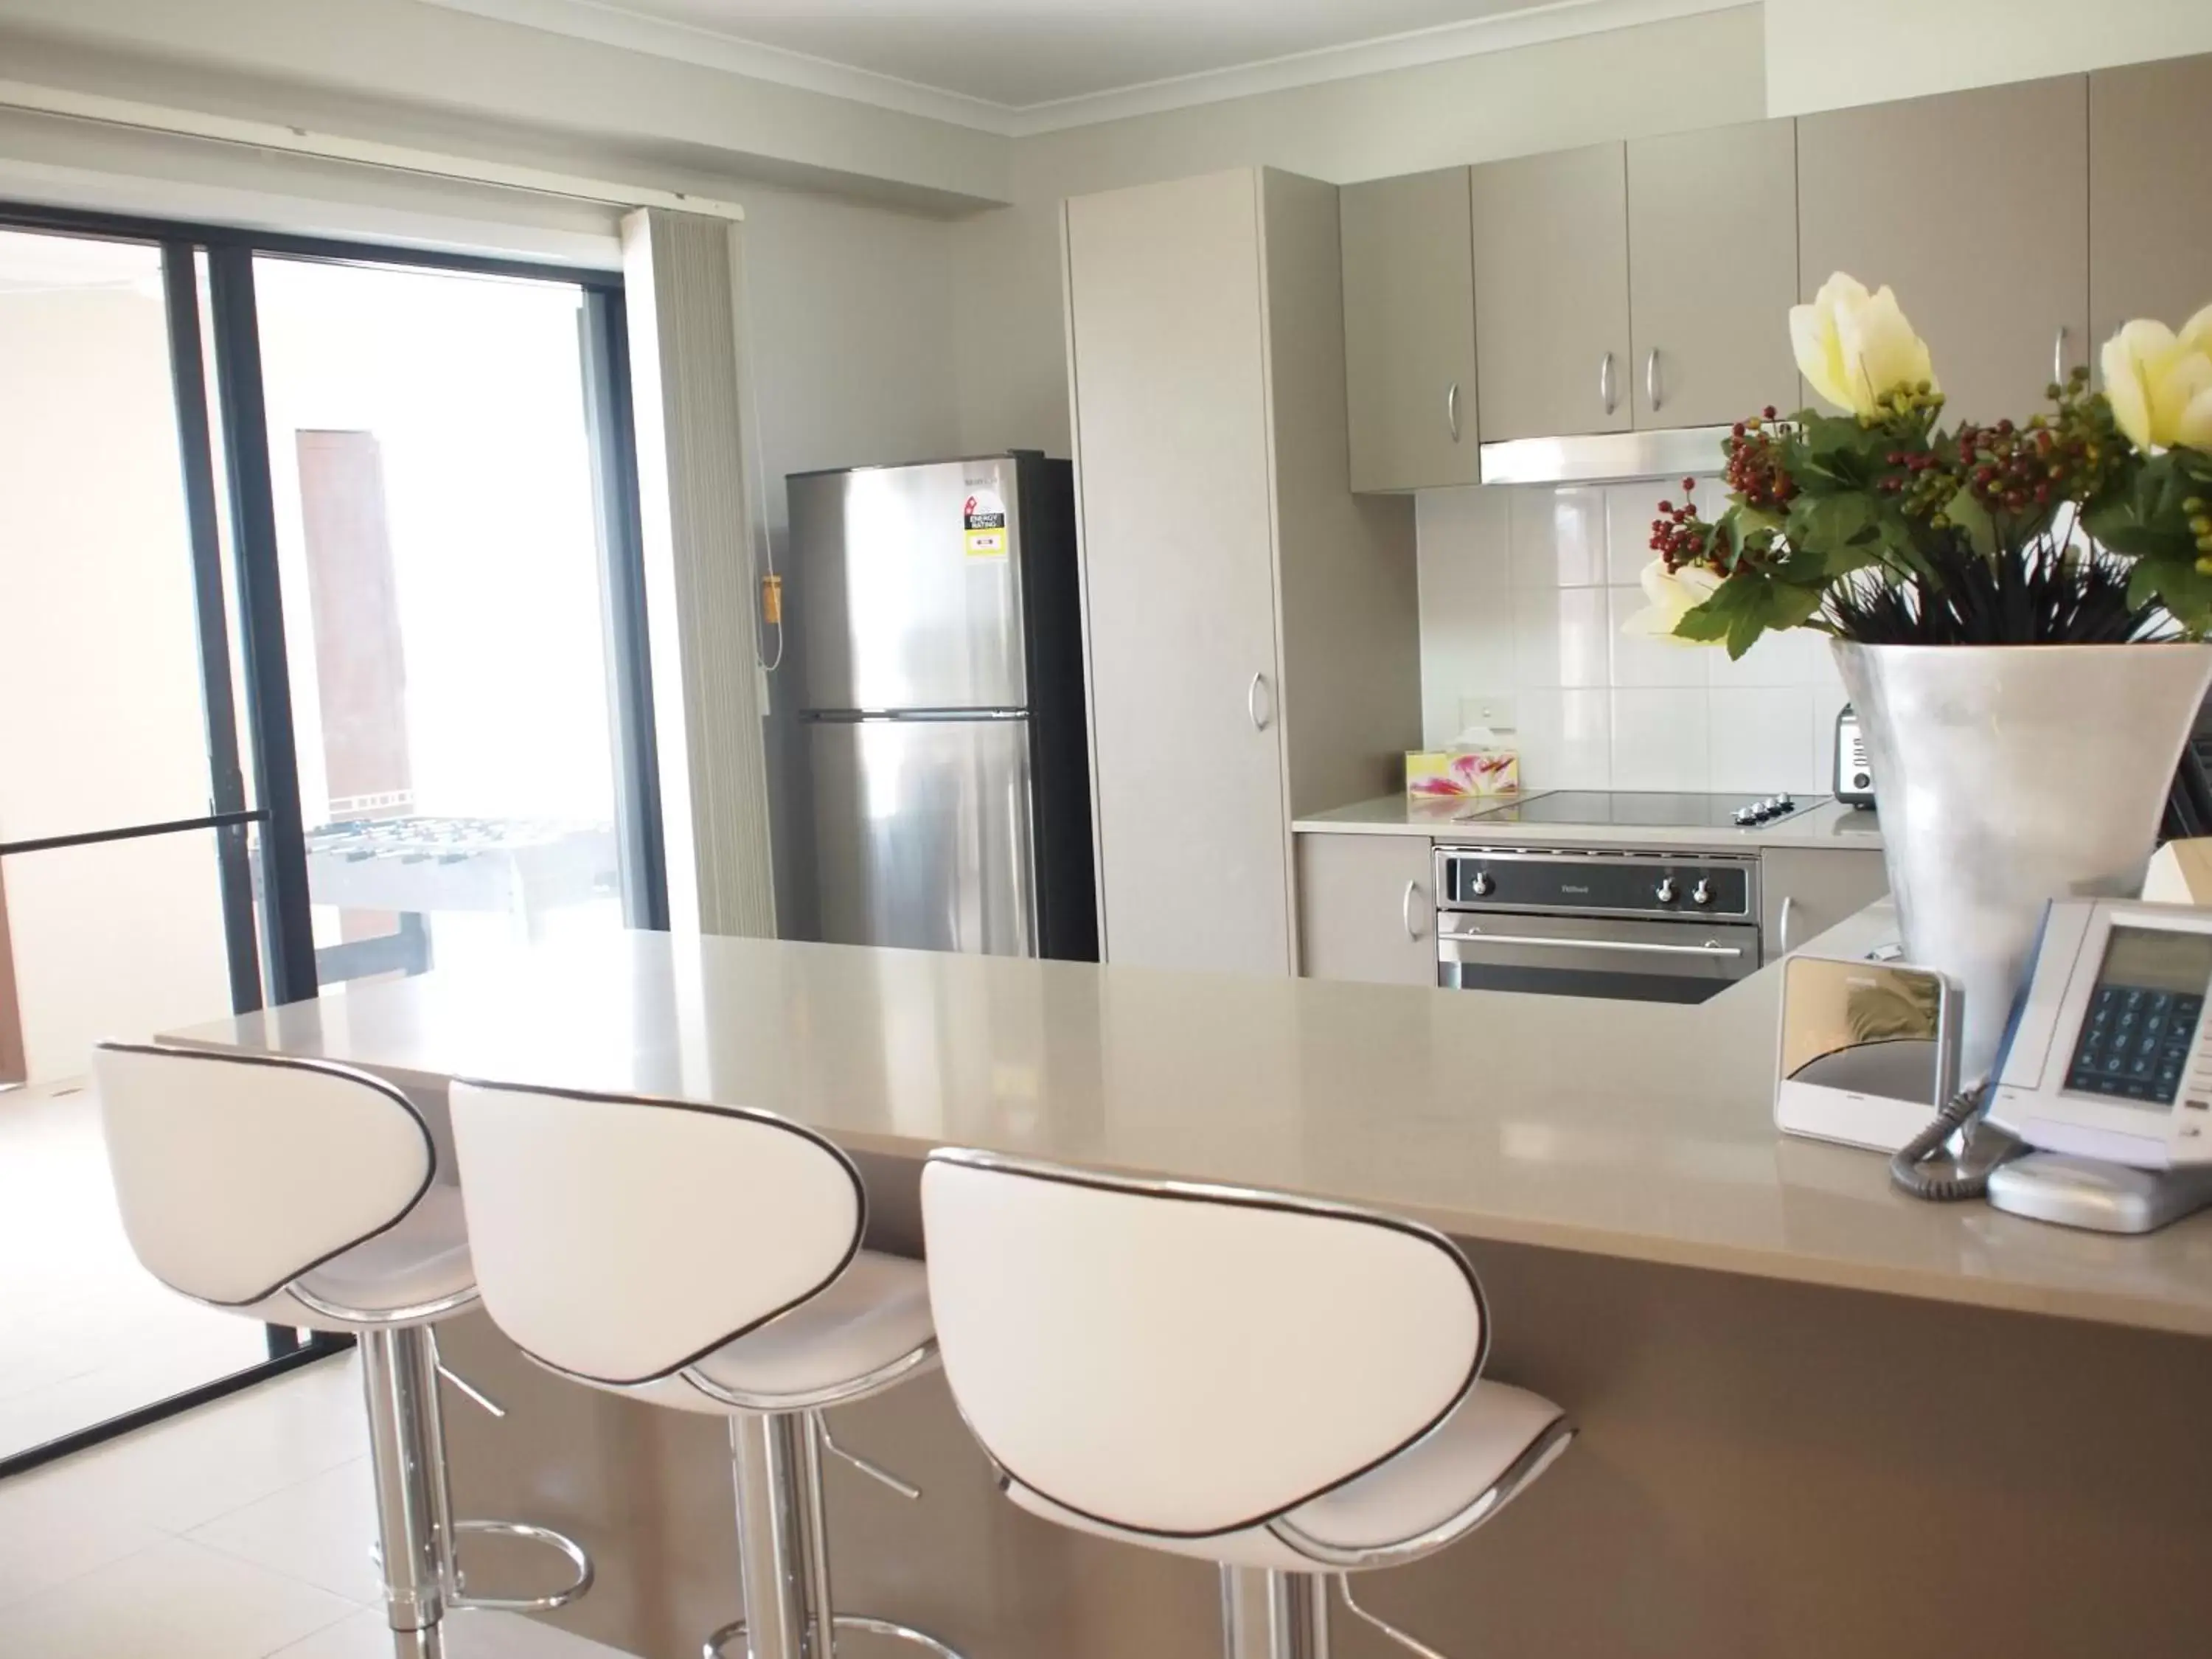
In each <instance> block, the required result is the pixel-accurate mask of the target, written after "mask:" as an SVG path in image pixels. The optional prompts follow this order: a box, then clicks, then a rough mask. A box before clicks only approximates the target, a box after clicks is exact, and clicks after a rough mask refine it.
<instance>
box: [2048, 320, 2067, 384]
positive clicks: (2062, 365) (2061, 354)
mask: <svg viewBox="0 0 2212 1659" xmlns="http://www.w3.org/2000/svg"><path fill="white" fill-rule="evenodd" d="M2051 384H2052V385H2053V386H2064V385H2065V384H2066V325H2065V324H2063V323H2061V324H2059V325H2058V335H2057V338H2056V339H2054V340H2052V341H2051Z"/></svg>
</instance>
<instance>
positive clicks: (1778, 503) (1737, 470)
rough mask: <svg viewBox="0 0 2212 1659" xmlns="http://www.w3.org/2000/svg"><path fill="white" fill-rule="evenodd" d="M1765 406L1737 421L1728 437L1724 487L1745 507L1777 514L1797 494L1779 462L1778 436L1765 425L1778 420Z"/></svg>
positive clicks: (1769, 408)
mask: <svg viewBox="0 0 2212 1659" xmlns="http://www.w3.org/2000/svg"><path fill="white" fill-rule="evenodd" d="M1778 418H1779V416H1777V415H1776V414H1775V412H1774V405H1773V404H1768V405H1767V406H1766V407H1765V409H1763V410H1760V411H1759V413H1758V415H1756V416H1753V418H1752V419H1750V420H1748V421H1738V422H1736V423H1735V428H1734V429H1733V430H1731V431H1730V432H1729V436H1728V442H1727V444H1726V446H1725V447H1726V449H1727V451H1728V468H1727V477H1728V485H1729V489H1732V490H1734V491H1735V493H1736V495H1738V496H1740V497H1741V499H1742V501H1743V504H1744V505H1745V506H1746V507H1756V508H1758V509H1759V510H1760V511H1762V512H1766V513H1779V512H1780V511H1781V510H1782V509H1783V508H1784V507H1787V506H1789V505H1790V498H1791V497H1792V496H1794V495H1796V493H1797V481H1796V479H1795V478H1793V477H1790V472H1789V470H1788V468H1786V467H1785V466H1784V465H1783V460H1782V434H1781V433H1779V432H1778V431H1776V430H1775V429H1773V428H1771V427H1770V426H1769V425H1768V422H1771V421H1774V420H1777V419H1778Z"/></svg>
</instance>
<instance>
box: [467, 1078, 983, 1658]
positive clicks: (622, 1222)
mask: <svg viewBox="0 0 2212 1659" xmlns="http://www.w3.org/2000/svg"><path fill="white" fill-rule="evenodd" d="M450 1099H451V1103H452V1109H453V1141H454V1146H455V1150H456V1152H457V1153H458V1154H459V1159H460V1164H461V1170H462V1174H463V1178H464V1192H465V1196H466V1202H467V1206H468V1216H469V1230H470V1237H471V1240H472V1241H473V1243H474V1248H475V1253H476V1262H477V1276H478V1278H479V1279H480V1281H481V1283H482V1285H483V1298H484V1308H485V1310H486V1311H487V1312H489V1314H490V1315H491V1316H492V1319H493V1320H494V1322H495V1323H497V1324H498V1326H499V1327H500V1328H501V1330H503V1331H505V1332H506V1333H507V1336H508V1337H509V1338H510V1339H511V1340H513V1342H514V1344H515V1346H518V1347H519V1348H520V1349H521V1350H522V1352H524V1353H526V1355H528V1356H529V1357H530V1358H532V1359H533V1360H535V1361H537V1362H538V1364H541V1365H543V1366H544V1367H545V1368H546V1369H547V1370H552V1371H555V1372H556V1373H558V1374H559V1375H561V1376H567V1377H570V1378H572V1379H574V1381H576V1382H579V1383H589V1384H590V1385H592V1387H593V1388H599V1389H609V1390H611V1392H614V1393H617V1394H623V1395H629V1396H631V1397H632V1398H634V1399H639V1400H645V1401H651V1402H653V1404H656V1405H662V1406H671V1407H677V1408H678V1409H680V1410H684V1411H695V1412H708V1413H717V1414H720V1415H722V1416H726V1417H727V1418H728V1419H730V1450H731V1462H732V1472H733V1475H734V1480H735V1484H736V1488H737V1510H738V1566H739V1571H740V1575H741V1579H742V1583H743V1588H744V1607H745V1617H744V1619H742V1620H738V1621H737V1622H735V1623H733V1624H731V1625H726V1626H724V1627H723V1628H722V1629H720V1630H718V1631H716V1632H714V1634H713V1635H712V1636H710V1637H708V1638H707V1642H706V1647H705V1653H706V1659H727V1656H726V1654H725V1651H724V1650H725V1649H726V1648H728V1647H729V1646H730V1645H731V1644H733V1643H736V1642H737V1641H738V1639H739V1638H744V1641H745V1643H746V1644H747V1647H748V1650H749V1651H750V1654H751V1656H752V1659H799V1656H800V1655H801V1653H802V1652H804V1653H805V1654H806V1655H807V1656H809V1659H834V1656H835V1652H836V1634H837V1632H840V1631H858V1632H866V1633H868V1634H871V1635H875V1636H885V1637H894V1638H898V1639H900V1640H902V1641H907V1642H911V1643H914V1644H916V1645H918V1646H920V1647H922V1648H924V1649H927V1650H928V1651H929V1652H931V1653H933V1654H935V1655H938V1656H939V1659H959V1656H958V1655H957V1654H956V1653H955V1652H954V1651H953V1650H951V1648H949V1647H947V1646H946V1645H945V1644H944V1643H942V1642H940V1641H939V1640H938V1639H937V1638H935V1637H933V1636H929V1635H927V1634H925V1633H924V1632H921V1631H918V1630H915V1629H912V1628H910V1627H909V1626H905V1625H902V1624H897V1623H895V1622H894V1621H892V1620H888V1619H880V1618H873V1617H866V1616H862V1615H859V1614H854V1613H836V1612H835V1611H834V1607H835V1603H834V1602H833V1601H832V1600H831V1597H830V1584H829V1533H828V1530H827V1528H826V1527H825V1525H824V1515H823V1491H822V1459H823V1454H824V1453H825V1452H826V1453H828V1454H829V1455H832V1456H836V1457H841V1458H842V1459H844V1460H845V1461H846V1462H848V1463H850V1464H852V1465H853V1466H854V1468H858V1469H860V1471H861V1472H862V1473H864V1474H868V1475H870V1476H872V1477H873V1478H874V1479H875V1480H878V1481H881V1482H882V1483H883V1484H884V1485H885V1486H889V1487H890V1488H891V1489H892V1490H893V1491H895V1492H898V1493H899V1494H900V1495H901V1496H902V1497H904V1498H919V1497H921V1492H920V1491H919V1490H918V1489H917V1488H916V1487H915V1486H910V1485H908V1483H907V1482H905V1481H903V1480H899V1479H898V1478H897V1477H896V1476H895V1475H891V1474H887V1473H885V1472H884V1470H882V1469H879V1468H876V1467H875V1465H873V1464H872V1463H870V1462H866V1460H865V1459H863V1458H860V1457H857V1456H855V1455H853V1454H852V1453H850V1452H848V1451H846V1450H844V1449H842V1447H840V1446H839V1445H838V1444H837V1443H836V1441H834V1440H832V1439H831V1438H830V1437H829V1429H828V1426H827V1425H825V1423H824V1422H823V1412H824V1411H825V1410H826V1409H828V1408H829V1407H832V1406H841V1405H846V1404H849V1403H850V1402H852V1401H856V1400H864V1399H866V1398H867V1397H868V1396H869V1395H875V1394H880V1393H882V1392H883V1391H884V1389H889V1388H891V1387H893V1386H895V1385H896V1384H897V1383H902V1382H904V1381H906V1380H907V1379H908V1378H909V1377H913V1376H920V1375H921V1374H922V1373H924V1372H925V1371H927V1370H929V1369H931V1368H932V1367H933V1366H934V1365H935V1364H936V1363H937V1340H936V1336H935V1334H934V1333H933V1331H932V1330H931V1328H930V1322H929V1293H928V1286H927V1279H926V1278H925V1276H924V1274H923V1272H922V1267H921V1263H920V1262H918V1261H906V1260H904V1259H902V1258H901V1257H898V1256H891V1255H879V1254H878V1253H877V1252H875V1251H872V1250H864V1249H861V1248H860V1241H861V1238H862V1237H863V1235H864V1234H865V1232H866V1227H867V1194H866V1189H865V1188H864V1187H863V1185H862V1183H861V1181H860V1171H859V1170H857V1169H855V1168H854V1165H853V1162H852V1160H851V1159H850V1158H847V1157H846V1156H845V1154H844V1153H843V1152H840V1151H839V1150H838V1149H837V1148H836V1146H832V1145H830V1143H829V1142H828V1141H827V1140H824V1139H822V1137H820V1136H819V1135H817V1134H815V1133H811V1131H809V1130H806V1129H804V1128H801V1127H799V1126H798V1125H797V1124H794V1123H791V1122H789V1121H786V1120H784V1119H782V1118H780V1117H776V1116H775V1115H772V1114H769V1113H766V1112H752V1111H741V1110H738V1109H733V1108H723V1107H708V1106H697V1105H691V1104H688V1103H682V1102H677V1101H666V1100H653V1099H648V1098H644V1097H635V1096H623V1095H603V1094H588V1093H582V1092H570V1091H556V1090H550V1089H522V1088H510V1087H507V1086H505V1085H494V1084H483V1083H470V1082H465V1081H463V1082H457V1083H455V1084H454V1085H453V1090H452V1093H451V1097H450ZM825 1635H826V1639H824V1638H825Z"/></svg>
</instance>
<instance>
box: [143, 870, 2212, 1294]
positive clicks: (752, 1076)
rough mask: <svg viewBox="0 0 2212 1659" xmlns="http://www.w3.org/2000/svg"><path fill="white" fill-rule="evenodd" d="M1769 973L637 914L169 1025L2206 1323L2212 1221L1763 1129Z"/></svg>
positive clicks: (1465, 1219)
mask: <svg viewBox="0 0 2212 1659" xmlns="http://www.w3.org/2000/svg"><path fill="white" fill-rule="evenodd" d="M1883 927H1884V924H1883V923H1882V922H1881V921H1880V920H1879V913H1878V912H1877V913H1875V914H1874V915H1869V916H1863V917H1861V918H1859V919H1857V920H1856V921H1854V922H1853V923H1851V924H1847V926H1846V927H1843V928H1839V929H1837V930H1834V931H1833V932H1832V933H1830V934H1829V935H1826V936H1825V937H1824V938H1823V939H1820V940H1816V941H1814V944H1813V945H1812V946H1811V947H1809V948H1812V949H1814V950H1817V951H1828V952H1830V953H1833V952H1835V951H1856V950H1863V948H1865V947H1867V946H1869V945H1872V944H1874V943H1876V942H1879V940H1878V939H1877V937H1876V936H1877V935H1878V934H1880V933H1881V932H1882V929H1883ZM1777 981H1778V976H1777V975H1775V974H1774V973H1773V972H1771V970H1770V971H1764V972H1761V973H1759V974H1757V975H1753V977H1751V978H1750V979H1747V980H1746V981H1742V982H1741V983H1740V984H1738V985H1736V986H1735V987H1731V988H1730V989H1729V990H1728V991H1726V992H1724V993H1723V994H1721V995H1720V996H1718V997H1716V998H1715V999H1713V1000H1711V1001H1710V1002H1707V1003H1705V1004H1703V1005H1700V1006H1689V1007H1684V1006H1676V1005H1671V1004H1658V1003H1626V1002H1599V1003H1594V1002H1590V1001H1586V1000H1577V999H1569V998H1559V997H1547V996H1534V995H1510V994H1484V995H1469V994H1466V993H1463V992H1449V991H1410V990H1405V989H1399V988H1391V987H1370V986H1364V985H1354V984H1340V983H1332V982H1328V981H1315V980H1294V979H1287V978H1285V979H1261V978H1243V977H1240V976H1234V975H1213V974H1188V973H1168V972H1162V971H1157V970H1152V969H1136V968H1108V969H1099V968H1097V967H1092V966H1090V965H1087V964H1080V963H1052V962H1046V963H1037V962H1026V961H1014V960H1008V959H1004V958H994V957H962V956H951V955H941V954H934V953H928V952H922V951H891V950H868V949H858V948H853V947H845V946H836V945H805V944H781V943H776V942H773V941H763V940H754V939H721V938H705V939H677V938H674V937H672V936H671V935H668V934H665V933H626V934H623V935H621V936H619V937H617V939H614V940H612V941H611V942H607V943H595V944H592V945H589V946H588V947H558V946H544V947H539V948H537V949H532V950H519V951H517V952H516V953H515V954H514V955H513V956H512V957H508V958H506V959H505V960H503V961H501V963H499V964H498V965H497V966H495V967H477V968H470V969H440V970H438V971H436V972H434V973H431V974H428V975H422V976H419V977H416V978H411V979H404V980H399V981H386V982H384V983H380V984H372V985H360V986H355V987H349V989H348V990H346V991H345V992H344V993H343V994H339V995H334V996H331V997H329V998H326V999H324V1000H319V1001H314V1002H306V1003H298V1004H294V1005H291V1006H287V1007H282V1008H277V1009H274V1010H271V1011H269V1012H263V1013H256V1014H249V1015H246V1016H244V1017H242V1018H239V1019H236V1020H230V1021H223V1022H220V1023H218V1024H214V1025H210V1026H202V1027H197V1028H195V1029H194V1030H190V1031H186V1032H182V1033H179V1034H177V1036H178V1037H179V1039H180V1040H185V1041H190V1042H198V1043H205V1044H210V1045H220V1046H223V1047H238V1048H246V1049H249V1050H255V1051H268V1052H275V1053H281V1054H295V1055H304V1056H310V1057H314V1058H319V1059H327V1060H339V1061H343V1062H346V1063H349V1064H352V1065H358V1066H366V1067H368V1068H369V1069H371V1070H374V1071H378V1072H381V1073H387V1074H391V1075H393V1076H395V1077H398V1078H400V1079H404V1080H408V1081H411V1082H413V1083H415V1084H416V1085H417V1086H420V1087H424V1088H428V1089H435V1088H436V1087H438V1086H440V1085H441V1084H442V1082H443V1080H444V1079H447V1078H451V1077H453V1076H475V1077H483V1078H489V1079H497V1080H500V1081H503V1082H510V1083H542V1084H549V1085H561V1086H566V1087H569V1088H586V1089H605V1090H608V1091H617V1092H624V1093H635V1094H645V1095H656V1096H663V1097H676V1098H681V1099H685V1100H694V1101H701V1102H708V1103H718V1104H730V1105H742V1106H750V1107H763V1108H767V1109H771V1110H774V1111H777V1112H781V1113H784V1114H787V1115H789V1116H791V1117H793V1118H794V1119H796V1120H797V1121H800V1122H802V1123H805V1124H808V1125H810V1126H811V1127H814V1128H817V1129H818V1130H820V1131H822V1132H823V1133H825V1134H827V1135H829V1137H830V1138H832V1139H835V1140H836V1141H837V1142H839V1143H840V1144H841V1145H842V1146H847V1147H848V1148H851V1149H853V1150H854V1151H856V1152H867V1153H872V1154H879V1155H884V1156H886V1157H889V1158H896V1159H899V1160H902V1161H911V1160H915V1159H918V1158H921V1157H923V1156H924V1155H926V1154H927V1152H929V1150H930V1149H931V1148H932V1147H934V1146H946V1145H953V1146H977V1147H982V1148H986V1149H988V1150H991V1151H994V1152H1012V1153H1019V1154H1022V1155H1024V1156H1027V1157H1032V1158H1049V1159H1054V1160H1058V1161H1061V1162H1065V1163H1069V1164H1079V1165H1084V1166H1086V1167H1090V1168H1094V1169H1099V1170H1114V1171H1118V1172H1123V1173H1129V1174H1136V1175H1145V1176H1163V1177H1168V1178H1172V1179H1176V1180H1184V1181H1201V1182H1231V1183H1243V1184H1248V1185H1252V1186H1261V1187H1274V1188H1285V1189H1287V1190H1290V1191H1293V1192H1299V1193H1306V1194H1314V1195H1316V1196H1319V1197H1324V1198H1330V1199H1337V1200H1346V1201H1350V1202H1355V1203H1361V1204H1370V1205H1374V1206H1378V1207H1380V1208H1383V1209H1386V1210H1390V1211H1394V1212H1399V1213H1401V1214H1405V1215H1409V1216H1413V1217H1417V1218H1419V1219H1421V1220H1424V1221H1427V1222H1429V1223H1431V1224H1432V1225H1436V1226H1437V1227H1440V1228H1442V1229H1443V1230H1444V1231H1447V1232H1449V1233H1452V1234H1454V1235H1455V1236H1457V1237H1462V1238H1468V1239H1487V1240H1497V1241H1500V1242H1505V1243H1516V1244H1528V1245H1536V1246H1542V1247H1546V1248H1550V1249H1571V1250H1578V1251H1586V1252H1593V1253H1597V1254H1601V1255H1609V1256H1616V1257H1620V1258H1624V1259H1628V1260H1632V1261H1650V1262H1658V1263H1664V1264H1668V1265H1670V1266H1677V1267H1701V1268H1713V1269H1721V1270H1724V1271H1728V1272H1732V1273H1752V1274H1758V1275H1761V1276H1764V1277H1767V1278H1771V1279H1784V1280H1789V1281H1793V1282H1796V1283H1802V1284H1810V1285H1832V1286H1843V1287H1847V1288H1850V1289H1856V1290H1863V1291H1878V1292H1881V1293H1885V1294H1890V1295H1902V1296H1911V1297H1929V1298H1933V1299H1936V1300H1938V1301H1942V1302H1948V1303H1963V1304H1972V1305H1977V1306H1982V1307H1990V1308H2003V1309H2011V1310H2020V1311H2023V1312H2031V1313H2041V1314H2063V1315H2066V1316H2072V1317H2075V1318H2081V1319H2093V1320H2100V1321H2105V1322H2112V1323H2116V1324H2123V1325H2133V1326H2141V1327H2146V1328H2156V1329H2163V1330H2172V1331H2182V1332H2188V1333H2191V1334H2197V1335H2212V1214H2207V1215H2204V1216H2201V1217H2198V1218H2196V1219H2194V1220H2192V1221H2190V1222H2187V1223H2185V1224H2183V1225H2179V1226H2177V1227H2174V1228H2172V1229H2170V1230H2168V1231H2165V1232H2163V1233H2160V1234H2157V1235H2155V1236H2154V1237H2150V1238H2148V1239H2143V1240H2139V1241H2132V1242H2130V1243H2127V1244H2125V1245H2124V1246H2121V1247H2117V1248H2116V1247H2115V1246H2114V1244H2113V1243H2112V1241H2111V1240H2109V1239H2105V1238H2098V1237H2088V1236H2085V1235H2078V1234H2069V1233H2066V1232H2063V1231H2057V1230H2054V1229H2052V1228H2050V1227H2048V1226H2044V1225H2039V1224H2037V1223H2034V1222H2031V1221H2025V1220H2021V1219H2020V1218H2015V1217H2010V1216H2003V1215H1999V1214H1996V1213H1995V1212H1991V1211H1990V1210H1988V1209H1986V1208H1985V1207H1984V1206H1978V1205H1975V1206H1935V1205H1929V1204H1925V1203H1920V1202H1917V1201H1915V1200H1911V1199H1909V1198H1905V1197H1903V1196H1901V1195H1900V1194H1898V1193H1896V1192H1895V1191H1894V1190H1893V1189H1892V1188H1891V1187H1890V1186H1889V1183H1888V1181H1887V1175H1886V1171H1885V1168H1884V1164H1883V1160H1882V1159H1881V1158H1879V1157H1876V1156H1874V1155H1871V1154H1869V1153H1866V1152H1854V1151H1850V1150H1846V1149H1842V1148H1837V1147H1831V1146H1816V1145H1813V1144H1811V1143H1807V1142H1799V1141H1793V1140H1785V1139H1779V1138H1778V1137H1777V1135H1776V1134H1775V1133H1774V1130H1773V1127H1772V1124H1771V1117H1770V1111H1771V1097H1772V1088H1773V1051H1774V1042H1775V1035H1774V1034H1775V1028H1776V1021H1777V1018H1778V1012H1777V1007H1776V996H1777Z"/></svg>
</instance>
